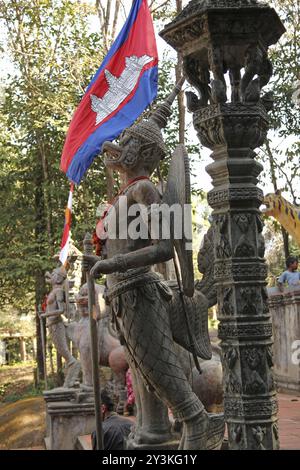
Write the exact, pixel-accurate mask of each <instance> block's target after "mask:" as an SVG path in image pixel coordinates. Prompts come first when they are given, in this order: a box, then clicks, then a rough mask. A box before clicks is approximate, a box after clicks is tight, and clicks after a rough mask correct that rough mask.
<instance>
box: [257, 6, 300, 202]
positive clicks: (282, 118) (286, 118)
mask: <svg viewBox="0 0 300 470" xmlns="http://www.w3.org/2000/svg"><path fill="white" fill-rule="evenodd" d="M273 3H274V6H275V8H276V10H277V11H278V14H279V16H280V18H281V20H282V21H283V23H284V25H285V28H286V33H285V34H284V35H283V36H282V38H281V39H280V41H279V42H278V44H276V45H275V46H274V47H272V48H271V50H270V59H271V61H272V64H273V68H274V75H273V79H272V80H271V82H270V85H269V89H270V90H272V91H273V93H274V98H275V101H274V104H275V105H274V109H273V111H272V112H271V113H270V118H271V129H273V133H272V134H271V137H270V138H269V141H268V143H267V144H266V146H265V148H264V149H263V150H262V152H260V155H261V158H262V161H263V163H264V165H265V172H264V174H263V175H262V181H263V180H265V181H266V180H270V176H271V180H272V183H273V185H274V187H275V188H274V189H276V186H277V188H278V189H282V190H283V191H285V192H286V193H287V194H286V195H285V197H286V198H287V199H288V200H290V202H292V203H294V204H295V203H297V202H298V203H299V201H300V200H299V198H300V191H299V177H300V167H299V152H300V142H299V133H300V120H299V103H298V104H296V103H295V100H293V94H294V92H295V86H296V83H297V81H298V80H299V77H300V48H299V43H300V27H299V23H300V2H299V0H297V1H294V0H276V1H274V2H273Z"/></svg>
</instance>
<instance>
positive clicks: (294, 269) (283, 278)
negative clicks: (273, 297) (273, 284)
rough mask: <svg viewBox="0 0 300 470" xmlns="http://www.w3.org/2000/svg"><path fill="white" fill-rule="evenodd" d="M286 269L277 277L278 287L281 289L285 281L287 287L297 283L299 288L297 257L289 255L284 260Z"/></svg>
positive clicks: (299, 276)
mask: <svg viewBox="0 0 300 470" xmlns="http://www.w3.org/2000/svg"><path fill="white" fill-rule="evenodd" d="M286 267H287V270H286V271H284V272H283V273H282V274H281V275H280V276H279V278H278V287H279V290H280V291H283V287H284V284H285V283H287V284H288V286H289V287H295V286H297V285H299V288H300V272H299V271H298V258H296V257H294V256H289V257H288V258H287V260H286Z"/></svg>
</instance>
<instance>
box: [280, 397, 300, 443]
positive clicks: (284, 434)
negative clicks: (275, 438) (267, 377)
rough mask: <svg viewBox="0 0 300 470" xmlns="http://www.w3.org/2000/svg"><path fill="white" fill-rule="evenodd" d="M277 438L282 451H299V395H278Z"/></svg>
mask: <svg viewBox="0 0 300 470" xmlns="http://www.w3.org/2000/svg"><path fill="white" fill-rule="evenodd" d="M278 399H279V438H280V448H281V449H282V450H291V449H298V450H299V449H300V394H298V396H295V395H286V394H283V393H279V394H278Z"/></svg>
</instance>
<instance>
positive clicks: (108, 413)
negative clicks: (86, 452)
mask: <svg viewBox="0 0 300 470" xmlns="http://www.w3.org/2000/svg"><path fill="white" fill-rule="evenodd" d="M101 413H102V430H103V450H123V449H124V442H125V438H126V437H127V436H128V434H129V433H130V431H131V427H132V425H133V423H132V421H131V420H130V419H128V418H124V417H123V416H120V415H118V414H117V413H116V412H115V404H114V402H113V400H112V398H111V397H110V396H109V395H108V393H107V391H106V390H103V391H102V392H101ZM91 437H92V448H93V450H96V449H97V437H96V431H94V432H92V436H91Z"/></svg>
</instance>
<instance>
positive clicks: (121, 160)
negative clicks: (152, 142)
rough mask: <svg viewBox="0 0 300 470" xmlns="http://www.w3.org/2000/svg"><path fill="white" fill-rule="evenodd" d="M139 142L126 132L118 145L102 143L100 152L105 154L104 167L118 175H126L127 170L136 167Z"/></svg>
mask: <svg viewBox="0 0 300 470" xmlns="http://www.w3.org/2000/svg"><path fill="white" fill-rule="evenodd" d="M139 148H140V142H139V140H138V139H137V138H135V137H132V136H131V135H129V134H126V132H125V133H124V134H123V136H122V137H121V139H120V143H119V145H116V144H112V143H111V142H104V144H103V146H102V152H103V153H104V154H105V160H104V163H105V166H106V167H107V168H110V169H112V170H114V171H118V172H119V173H126V170H127V169H130V170H132V169H134V168H136V167H137V166H138V164H139V160H138V156H139Z"/></svg>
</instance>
